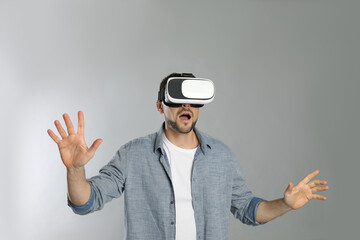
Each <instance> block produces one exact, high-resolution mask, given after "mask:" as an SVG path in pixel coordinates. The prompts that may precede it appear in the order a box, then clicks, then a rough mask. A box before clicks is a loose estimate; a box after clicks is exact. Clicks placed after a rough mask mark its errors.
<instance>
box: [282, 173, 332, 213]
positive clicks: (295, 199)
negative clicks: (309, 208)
mask: <svg viewBox="0 0 360 240" xmlns="http://www.w3.org/2000/svg"><path fill="white" fill-rule="evenodd" d="M319 173H320V170H316V171H314V172H312V173H310V174H308V175H307V176H306V177H305V178H304V179H303V180H301V181H300V182H299V183H298V184H297V185H296V186H294V184H293V183H292V182H289V186H288V187H287V189H286V190H285V192H284V202H285V204H286V205H287V206H289V207H290V208H292V209H298V208H301V207H303V206H304V205H305V204H306V203H308V202H309V201H310V200H311V199H319V200H326V197H324V196H321V195H318V194H314V193H316V192H321V191H326V190H328V189H329V187H328V186H323V185H326V184H327V182H326V181H322V180H312V181H310V180H311V179H313V178H314V177H315V176H316V175H318V174H319Z"/></svg>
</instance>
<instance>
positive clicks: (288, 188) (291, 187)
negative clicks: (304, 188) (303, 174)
mask: <svg viewBox="0 0 360 240" xmlns="http://www.w3.org/2000/svg"><path fill="white" fill-rule="evenodd" d="M293 187H294V184H293V182H292V181H290V182H289V185H288V187H287V188H286V190H285V192H287V191H289V192H291V190H292V189H293Z"/></svg>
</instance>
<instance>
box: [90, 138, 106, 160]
mask: <svg viewBox="0 0 360 240" xmlns="http://www.w3.org/2000/svg"><path fill="white" fill-rule="evenodd" d="M102 142H103V140H102V139H101V138H98V139H96V140H95V141H94V142H93V144H92V145H91V147H90V148H89V154H91V156H94V154H95V151H96V149H97V148H98V147H99V146H100V144H101V143H102Z"/></svg>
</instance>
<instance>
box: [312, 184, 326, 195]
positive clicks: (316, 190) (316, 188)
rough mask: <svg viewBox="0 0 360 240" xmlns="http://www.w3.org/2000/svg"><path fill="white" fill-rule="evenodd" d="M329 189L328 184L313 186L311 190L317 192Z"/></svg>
mask: <svg viewBox="0 0 360 240" xmlns="http://www.w3.org/2000/svg"><path fill="white" fill-rule="evenodd" d="M326 190H329V187H328V186H322V187H313V188H311V192H313V193H315V192H322V191H326Z"/></svg>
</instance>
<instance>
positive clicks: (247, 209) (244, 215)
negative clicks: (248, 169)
mask: <svg viewBox="0 0 360 240" xmlns="http://www.w3.org/2000/svg"><path fill="white" fill-rule="evenodd" d="M261 201H263V199H262V198H258V197H255V196H254V194H253V193H252V192H251V191H250V190H249V189H248V187H247V186H246V182H245V179H244V177H243V174H242V172H241V170H240V167H239V166H238V163H237V162H236V161H235V162H234V175H233V187H232V200H231V213H232V214H233V215H234V217H235V218H237V219H239V220H240V221H241V222H243V223H245V224H248V225H252V226H257V225H261V224H264V223H259V222H257V221H256V213H257V208H258V206H259V204H260V202H261Z"/></svg>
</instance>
